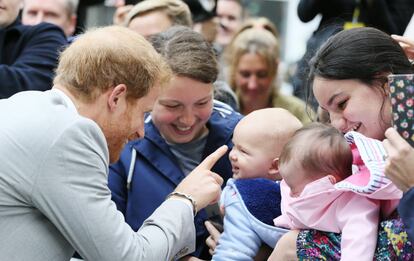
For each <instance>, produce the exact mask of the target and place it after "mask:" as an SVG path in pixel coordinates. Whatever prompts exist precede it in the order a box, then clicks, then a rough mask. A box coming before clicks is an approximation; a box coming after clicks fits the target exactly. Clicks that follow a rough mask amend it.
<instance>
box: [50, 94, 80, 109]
mask: <svg viewBox="0 0 414 261" xmlns="http://www.w3.org/2000/svg"><path fill="white" fill-rule="evenodd" d="M52 91H54V92H55V93H57V94H58V95H59V96H60V97H61V98H62V99H63V100H65V102H66V104H67V105H68V108H69V109H70V110H71V111H73V112H76V113H78V110H77V109H76V106H75V104H74V103H73V101H72V100H71V99H70V98H69V96H67V95H66V93H64V92H63V91H62V90H59V89H57V88H53V89H52Z"/></svg>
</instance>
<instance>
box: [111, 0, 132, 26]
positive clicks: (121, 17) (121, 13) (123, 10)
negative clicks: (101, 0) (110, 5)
mask: <svg viewBox="0 0 414 261" xmlns="http://www.w3.org/2000/svg"><path fill="white" fill-rule="evenodd" d="M133 7H134V6H133V5H125V6H119V7H118V8H116V10H115V13H114V16H113V19H112V20H113V23H114V25H123V24H124V23H125V19H126V17H127V14H128V13H129V11H131V9H132V8H133Z"/></svg>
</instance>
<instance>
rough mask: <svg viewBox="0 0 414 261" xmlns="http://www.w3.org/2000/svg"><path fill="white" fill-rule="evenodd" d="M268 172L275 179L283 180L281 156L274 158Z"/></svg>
mask: <svg viewBox="0 0 414 261" xmlns="http://www.w3.org/2000/svg"><path fill="white" fill-rule="evenodd" d="M268 174H269V175H270V176H271V178H272V179H273V180H281V179H282V177H281V176H280V173H279V158H274V159H273V160H272V164H271V165H270V167H269V170H268Z"/></svg>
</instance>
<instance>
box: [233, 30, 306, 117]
mask: <svg viewBox="0 0 414 261" xmlns="http://www.w3.org/2000/svg"><path fill="white" fill-rule="evenodd" d="M226 60H227V64H228V66H229V72H228V74H229V79H228V82H229V84H230V86H231V87H232V88H233V89H234V90H235V91H236V93H237V98H238V100H239V104H240V111H241V112H242V114H244V115H246V114H248V113H250V112H252V111H254V110H258V109H264V108H271V107H279V108H284V109H286V110H288V111H290V112H291V113H292V114H293V115H295V116H296V117H297V118H298V119H299V120H300V121H301V122H302V123H307V122H310V121H311V119H310V117H309V115H308V113H307V110H306V105H305V103H304V102H303V101H302V100H300V99H298V98H296V97H293V96H288V95H284V94H282V93H280V92H279V85H278V83H277V79H276V78H277V72H278V66H279V43H278V40H277V39H276V37H275V36H274V35H273V34H272V33H271V32H269V31H267V30H266V29H265V28H256V27H253V28H250V29H245V30H243V31H241V32H240V33H239V34H237V35H236V37H235V38H234V39H233V40H232V42H231V43H230V45H229V46H228V49H227V50H226ZM310 114H312V113H310Z"/></svg>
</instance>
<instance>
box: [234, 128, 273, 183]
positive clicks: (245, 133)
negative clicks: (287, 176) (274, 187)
mask: <svg viewBox="0 0 414 261" xmlns="http://www.w3.org/2000/svg"><path fill="white" fill-rule="evenodd" d="M233 144H234V146H233V149H232V150H231V151H230V154H229V159H230V162H231V165H232V171H233V178H235V179H240V178H243V179H245V178H271V177H270V176H269V174H268V173H269V170H270V168H271V167H272V162H273V159H274V158H275V155H272V154H274V153H273V152H272V150H271V149H270V147H271V146H269V145H268V144H269V141H266V140H265V139H264V138H262V137H260V136H259V135H254V134H252V132H251V131H249V130H247V128H243V126H239V125H237V126H236V129H235V130H234V134H233ZM273 176H276V175H273ZM273 176H272V177H273ZM273 178H279V177H273Z"/></svg>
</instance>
